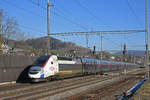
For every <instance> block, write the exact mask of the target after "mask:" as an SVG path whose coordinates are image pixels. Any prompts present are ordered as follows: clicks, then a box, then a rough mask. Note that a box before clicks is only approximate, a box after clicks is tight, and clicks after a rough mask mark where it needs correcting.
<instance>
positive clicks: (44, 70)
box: [28, 55, 59, 79]
mask: <svg viewBox="0 0 150 100" xmlns="http://www.w3.org/2000/svg"><path fill="white" fill-rule="evenodd" d="M47 57H48V56H47ZM47 57H44V56H42V57H41V58H39V61H40V60H41V61H42V59H43V62H41V64H40V63H39V62H38V61H37V63H39V64H36V62H35V65H34V64H33V65H32V66H31V68H30V69H29V72H28V76H29V78H31V79H41V78H47V77H49V76H53V75H54V74H55V73H58V70H59V69H58V61H57V56H55V55H52V56H51V57H48V58H47Z"/></svg>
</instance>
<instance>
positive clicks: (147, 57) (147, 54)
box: [145, 0, 149, 78]
mask: <svg viewBox="0 0 150 100" xmlns="http://www.w3.org/2000/svg"><path fill="white" fill-rule="evenodd" d="M145 47H146V53H145V57H146V67H147V70H148V78H149V65H148V63H149V50H148V22H147V0H145Z"/></svg>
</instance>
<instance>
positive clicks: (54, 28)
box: [0, 0, 150, 50]
mask: <svg viewBox="0 0 150 100" xmlns="http://www.w3.org/2000/svg"><path fill="white" fill-rule="evenodd" d="M46 1H47V0H0V8H1V9H3V10H4V11H5V12H6V14H7V15H8V16H11V17H15V18H16V20H17V21H18V23H19V24H20V28H21V30H22V31H23V32H24V33H25V36H26V37H30V38H31V37H34V38H35V37H40V36H46V10H45V9H44V8H46ZM50 2H51V3H52V4H54V7H51V8H50V9H51V10H50V11H51V12H50V25H51V26H50V32H51V33H57V32H80V31H101V30H129V29H133V30H135V29H137V30H141V29H144V25H145V23H144V21H145V20H144V18H145V16H144V14H145V12H144V8H145V7H144V4H145V2H144V0H50ZM36 4H37V5H36ZM38 4H39V5H38ZM148 4H150V3H149V2H148ZM148 11H150V5H148ZM149 19H150V13H148V20H149ZM148 22H149V21H148ZM149 24H150V23H149ZM149 26H150V25H149ZM149 28H150V27H149ZM103 36H104V38H103V45H104V46H103V49H104V50H119V49H120V48H121V43H122V44H123V43H126V45H127V49H130V50H131V49H132V50H136V49H138V50H142V49H143V50H144V49H145V47H144V45H145V40H144V39H145V34H144V33H137V34H128V35H110V34H107V35H103ZM53 37H55V38H58V39H61V40H62V41H65V42H67V41H73V42H74V43H76V44H77V45H81V46H84V47H86V40H85V36H53ZM149 43H150V42H149ZM94 45H96V46H97V50H99V49H100V36H99V35H90V36H89V47H90V48H92V47H93V46H94Z"/></svg>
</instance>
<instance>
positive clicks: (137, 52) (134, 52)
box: [115, 50, 150, 56]
mask: <svg viewBox="0 0 150 100" xmlns="http://www.w3.org/2000/svg"><path fill="white" fill-rule="evenodd" d="M115 54H117V55H120V54H121V52H120V51H119V52H116V53H115ZM149 54H150V51H149ZM127 55H135V56H144V55H145V51H144V50H127Z"/></svg>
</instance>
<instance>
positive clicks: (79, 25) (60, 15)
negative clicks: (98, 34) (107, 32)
mask: <svg viewBox="0 0 150 100" xmlns="http://www.w3.org/2000/svg"><path fill="white" fill-rule="evenodd" d="M29 1H30V2H31V3H33V4H34V5H36V6H37V5H38V6H39V7H41V8H42V9H44V10H46V8H45V7H43V6H41V5H40V4H37V3H35V2H33V1H32V0H29ZM56 10H57V11H58V12H60V13H61V14H59V13H58V12H54V11H51V13H53V14H55V15H56V16H59V17H61V18H63V19H65V20H66V21H68V22H70V23H71V24H74V25H76V26H78V27H80V28H82V29H85V30H87V29H88V28H86V27H85V26H83V25H81V24H79V23H77V22H76V21H73V20H71V19H69V18H67V17H65V16H63V15H64V13H63V12H62V11H61V10H59V9H57V8H56ZM62 14H63V15H62Z"/></svg>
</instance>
